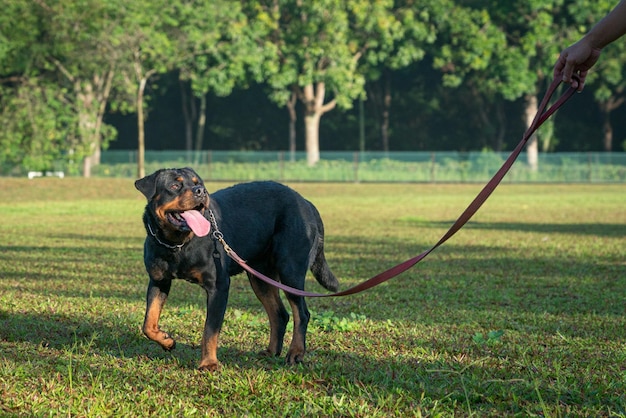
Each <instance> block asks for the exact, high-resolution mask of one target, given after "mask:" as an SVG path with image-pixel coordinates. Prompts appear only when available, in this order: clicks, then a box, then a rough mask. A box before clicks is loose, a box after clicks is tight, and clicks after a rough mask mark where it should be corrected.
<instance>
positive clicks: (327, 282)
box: [309, 204, 339, 292]
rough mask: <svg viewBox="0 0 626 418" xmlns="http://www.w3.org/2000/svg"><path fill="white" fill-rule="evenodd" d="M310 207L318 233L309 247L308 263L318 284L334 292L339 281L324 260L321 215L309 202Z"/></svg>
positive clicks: (337, 288) (337, 287)
mask: <svg viewBox="0 0 626 418" xmlns="http://www.w3.org/2000/svg"><path fill="white" fill-rule="evenodd" d="M311 207H312V208H313V212H314V213H315V218H316V221H317V225H318V231H317V232H318V233H317V236H316V237H315V245H314V247H313V248H312V249H311V257H310V259H311V262H310V263H309V264H310V266H311V267H310V269H311V272H312V273H313V276H314V277H315V279H317V281H318V282H319V284H321V285H322V286H324V288H326V289H328V290H330V291H331V292H336V291H337V290H339V281H338V280H337V277H335V275H334V274H333V272H332V271H331V270H330V267H329V266H328V263H327V262H326V256H324V224H323V223H322V217H321V216H320V214H319V212H318V211H317V209H316V208H315V206H313V204H311Z"/></svg>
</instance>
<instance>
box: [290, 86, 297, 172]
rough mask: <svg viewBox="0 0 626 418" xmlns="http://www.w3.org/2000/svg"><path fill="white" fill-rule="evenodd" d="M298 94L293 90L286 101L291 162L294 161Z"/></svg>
mask: <svg viewBox="0 0 626 418" xmlns="http://www.w3.org/2000/svg"><path fill="white" fill-rule="evenodd" d="M297 99H298V94H297V92H296V91H295V90H293V91H292V92H291V97H290V98H289V100H288V101H287V112H288V113H289V158H290V160H291V161H295V160H296V121H297V119H298V117H297V113H296V101H297Z"/></svg>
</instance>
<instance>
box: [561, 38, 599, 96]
mask: <svg viewBox="0 0 626 418" xmlns="http://www.w3.org/2000/svg"><path fill="white" fill-rule="evenodd" d="M600 53H601V49H598V48H593V47H592V46H591V45H590V44H589V43H588V42H586V39H585V38H583V39H581V40H580V41H578V42H576V43H575V44H574V45H572V46H570V47H569V48H566V49H564V50H563V52H561V55H560V56H559V59H558V60H557V62H556V64H555V65H554V77H555V78H561V79H562V80H563V81H564V82H566V83H570V84H571V85H572V87H574V88H575V89H576V90H578V91H579V92H580V91H582V90H583V88H584V87H585V79H586V78H587V73H588V71H589V69H590V68H591V67H593V66H594V65H595V63H596V62H597V61H598V58H599V57H600ZM574 74H576V75H577V76H578V77H572V76H573V75H574ZM576 78H578V79H576Z"/></svg>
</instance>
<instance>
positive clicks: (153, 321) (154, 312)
mask: <svg viewBox="0 0 626 418" xmlns="http://www.w3.org/2000/svg"><path fill="white" fill-rule="evenodd" d="M162 309H163V302H162V301H160V300H159V299H158V298H154V299H153V300H152V303H151V304H150V306H148V308H147V310H146V316H145V318H144V321H143V333H144V334H145V336H146V337H148V338H149V339H151V340H153V341H156V342H157V343H159V345H160V346H161V347H163V349H164V350H167V351H169V350H173V349H174V347H175V346H176V341H174V339H173V338H172V337H170V336H169V334H167V333H166V332H163V331H161V329H160V328H159V318H160V316H161V310H162Z"/></svg>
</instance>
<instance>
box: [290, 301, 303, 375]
mask: <svg viewBox="0 0 626 418" xmlns="http://www.w3.org/2000/svg"><path fill="white" fill-rule="evenodd" d="M289 304H290V305H291V312H292V314H293V337H292V339H291V344H290V345H289V351H287V357H286V360H287V363H289V364H296V363H301V362H302V360H303V359H304V353H305V352H306V343H305V339H306V335H305V334H303V333H302V328H301V324H302V318H300V312H299V311H298V306H297V305H296V304H295V303H293V302H292V301H291V300H289Z"/></svg>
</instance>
